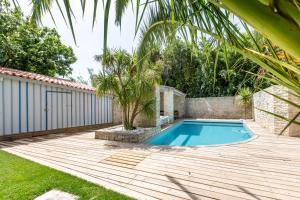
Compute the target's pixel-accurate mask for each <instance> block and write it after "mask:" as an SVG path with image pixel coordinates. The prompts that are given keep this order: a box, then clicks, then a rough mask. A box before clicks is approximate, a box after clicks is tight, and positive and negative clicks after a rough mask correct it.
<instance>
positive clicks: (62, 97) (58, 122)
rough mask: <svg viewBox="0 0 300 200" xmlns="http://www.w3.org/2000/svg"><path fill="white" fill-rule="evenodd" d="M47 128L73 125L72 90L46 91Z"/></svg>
mask: <svg viewBox="0 0 300 200" xmlns="http://www.w3.org/2000/svg"><path fill="white" fill-rule="evenodd" d="M45 111H46V130H52V129H58V128H68V127H72V122H73V119H72V92H70V91H46V109H45Z"/></svg>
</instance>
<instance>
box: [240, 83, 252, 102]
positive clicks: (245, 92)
mask: <svg viewBox="0 0 300 200" xmlns="http://www.w3.org/2000/svg"><path fill="white" fill-rule="evenodd" d="M238 96H239V101H240V104H241V105H248V104H250V103H251V101H252V91H251V90H250V88H248V87H243V88H241V89H240V90H239V92H238Z"/></svg>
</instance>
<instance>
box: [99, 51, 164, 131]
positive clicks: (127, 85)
mask: <svg viewBox="0 0 300 200" xmlns="http://www.w3.org/2000/svg"><path fill="white" fill-rule="evenodd" d="M150 57H151V56H149V58H150ZM95 58H96V60H98V61H101V63H102V66H103V71H102V72H100V74H99V75H97V76H94V78H93V81H94V83H96V84H97V95H103V94H110V95H113V96H114V100H115V101H116V102H118V103H119V105H120V107H121V109H122V113H123V125H124V127H125V129H128V130H131V129H134V120H135V118H136V117H137V116H138V115H139V114H140V113H144V114H145V115H146V116H147V117H149V118H152V117H153V116H154V114H155V98H154V95H153V94H154V88H155V85H156V84H157V83H158V82H159V77H160V72H161V71H160V65H159V64H157V63H156V61H153V60H151V59H148V62H146V63H145V67H143V68H138V64H137V63H138V60H136V56H132V55H130V54H129V53H128V52H126V51H125V50H114V51H110V50H109V51H106V52H105V54H103V55H100V56H96V57H95Z"/></svg>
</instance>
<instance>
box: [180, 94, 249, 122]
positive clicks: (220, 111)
mask: <svg viewBox="0 0 300 200" xmlns="http://www.w3.org/2000/svg"><path fill="white" fill-rule="evenodd" d="M185 113H186V117H191V118H211V119H245V118H246V119H251V118H252V105H249V106H246V109H245V107H244V106H243V105H240V103H239V100H238V98H237V97H232V96H230V97H206V98H186V100H185Z"/></svg>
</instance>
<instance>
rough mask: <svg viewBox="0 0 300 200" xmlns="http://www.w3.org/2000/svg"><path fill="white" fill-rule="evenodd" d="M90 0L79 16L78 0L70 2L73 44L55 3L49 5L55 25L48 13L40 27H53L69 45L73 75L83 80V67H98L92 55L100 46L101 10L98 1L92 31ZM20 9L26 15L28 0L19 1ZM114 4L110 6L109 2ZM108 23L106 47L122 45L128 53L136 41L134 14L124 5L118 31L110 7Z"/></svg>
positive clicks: (86, 74)
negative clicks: (73, 30)
mask: <svg viewBox="0 0 300 200" xmlns="http://www.w3.org/2000/svg"><path fill="white" fill-rule="evenodd" d="M90 2H92V1H87V5H86V6H87V8H86V14H85V16H84V17H82V12H81V6H80V1H79V0H73V1H72V8H73V11H74V13H75V17H76V22H74V23H75V24H74V27H75V31H76V38H77V40H76V41H77V46H76V45H75V43H74V40H73V37H72V34H71V31H70V29H69V28H68V27H67V26H66V24H65V23H64V20H63V19H62V17H61V14H60V12H59V10H58V8H57V7H56V6H54V7H53V8H52V13H53V15H54V18H55V24H56V25H55V24H54V23H53V21H52V19H51V17H50V16H49V15H45V16H44V17H43V21H42V23H43V26H47V27H51V28H56V30H57V31H58V33H59V34H60V35H61V40H62V42H63V43H64V44H66V45H68V46H71V47H72V48H73V50H74V53H75V55H76V57H77V59H78V60H77V62H76V63H74V64H73V65H72V68H73V75H72V76H73V77H75V78H76V77H78V76H82V77H83V78H84V79H88V71H87V68H93V69H94V70H95V71H98V70H99V69H100V67H101V66H100V64H99V63H96V62H95V61H94V59H93V56H94V55H95V54H100V53H101V51H102V47H103V9H102V3H100V2H101V1H99V3H100V4H99V5H98V13H97V14H98V16H97V21H96V24H95V27H94V30H92V10H93V6H94V5H93V3H90ZM19 3H20V6H21V8H22V10H23V12H24V13H25V14H26V15H29V14H30V12H31V6H30V1H27V0H25V1H24V0H23V1H19ZM112 6H114V5H112ZM110 16H111V17H110V22H109V34H108V45H109V47H116V48H117V47H122V48H124V49H126V50H128V51H129V52H132V51H133V49H134V47H135V46H136V44H137V42H138V37H137V39H136V40H134V22H135V21H134V20H135V17H134V14H133V12H132V10H131V7H129V8H128V12H126V15H125V16H124V19H123V21H122V31H121V32H120V28H119V27H116V26H115V25H114V18H115V12H114V9H111V11H110Z"/></svg>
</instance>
